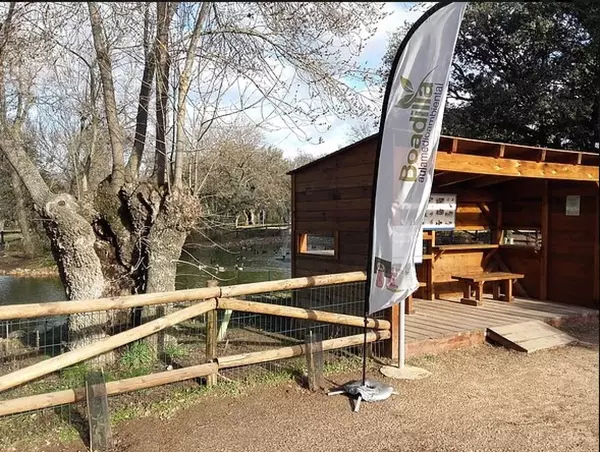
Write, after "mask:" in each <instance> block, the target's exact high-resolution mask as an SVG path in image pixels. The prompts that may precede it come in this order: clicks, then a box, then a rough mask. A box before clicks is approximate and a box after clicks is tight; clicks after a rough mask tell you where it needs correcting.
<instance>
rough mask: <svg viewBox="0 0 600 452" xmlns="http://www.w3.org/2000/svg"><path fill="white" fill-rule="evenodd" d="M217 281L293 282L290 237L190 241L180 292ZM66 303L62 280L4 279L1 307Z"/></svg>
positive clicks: (0, 280) (178, 283)
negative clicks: (289, 279) (50, 302)
mask: <svg viewBox="0 0 600 452" xmlns="http://www.w3.org/2000/svg"><path fill="white" fill-rule="evenodd" d="M219 243H221V242H219ZM286 253H287V255H286ZM213 277H215V278H217V279H218V280H219V284H220V285H223V286H224V285H230V284H242V283H248V282H257V281H268V280H274V279H283V278H289V277H290V256H289V233H287V232H286V231H281V233H273V234H271V235H270V236H268V237H264V236H260V235H257V234H245V235H244V236H241V237H239V236H238V237H232V238H231V239H230V240H228V241H226V242H223V245H215V244H211V243H207V242H206V240H204V241H202V242H200V241H199V242H198V243H194V241H193V240H190V241H189V243H188V245H186V248H185V250H184V252H183V253H182V256H181V261H180V263H179V265H178V270H177V281H176V288H177V289H190V288H195V287H205V286H206V281H208V280H209V279H212V278H213ZM64 299H65V294H64V291H63V288H62V285H61V283H60V281H59V280H58V278H15V277H12V276H0V305H2V304H21V303H40V302H44V301H58V300H64Z"/></svg>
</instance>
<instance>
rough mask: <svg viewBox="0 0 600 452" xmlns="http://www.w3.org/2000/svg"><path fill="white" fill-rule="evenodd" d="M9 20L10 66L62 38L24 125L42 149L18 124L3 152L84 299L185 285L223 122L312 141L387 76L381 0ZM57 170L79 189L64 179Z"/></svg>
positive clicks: (27, 6)
mask: <svg viewBox="0 0 600 452" xmlns="http://www.w3.org/2000/svg"><path fill="white" fill-rule="evenodd" d="M11 5H13V4H12V3H11ZM11 11H12V12H11ZM2 13H3V18H2V34H3V36H4V39H3V42H2V53H1V54H0V68H5V69H6V68H7V67H13V66H19V65H21V66H25V65H29V66H31V65H32V64H33V62H32V61H27V62H25V61H12V60H10V59H7V58H5V56H6V55H8V54H10V55H17V54H19V53H21V54H24V53H23V52H22V51H23V45H24V43H25V45H27V46H33V45H34V44H32V43H36V42H43V43H46V45H47V46H49V47H50V48H49V49H47V50H46V51H45V52H44V54H43V55H44V56H45V58H46V60H45V61H35V64H37V65H38V66H37V67H38V69H39V70H38V74H37V77H38V85H37V86H36V87H34V88H35V89H33V90H32V93H33V98H34V99H35V102H36V114H35V115H31V116H29V117H25V119H24V122H23V126H24V127H27V128H28V130H30V132H31V133H32V134H33V135H34V138H33V139H32V143H33V145H34V146H35V149H34V152H33V154H34V158H32V156H31V155H30V154H31V153H28V152H27V150H26V147H25V144H24V141H23V139H22V138H21V137H20V136H19V134H18V133H17V130H16V129H15V128H8V127H3V128H2V132H1V135H0V151H1V152H2V153H3V154H4V155H5V156H6V157H7V159H8V161H9V162H10V163H11V165H12V167H13V168H14V170H15V171H16V173H17V174H18V175H19V177H20V179H21V180H22V182H23V184H24V186H25V188H26V189H27V192H28V193H29V195H30V196H31V198H32V199H33V202H34V205H35V210H36V212H37V213H38V215H39V216H40V217H41V219H42V220H43V222H44V226H45V230H46V232H47V234H48V237H49V238H50V242H51V246H52V249H53V253H54V257H55V259H56V262H57V264H58V267H59V272H60V275H61V279H62V282H63V284H64V287H65V290H66V294H67V296H68V297H69V298H71V299H88V298H97V297H100V296H113V295H121V294H130V293H142V292H153V291H163V290H173V289H174V288H175V276H176V269H177V267H176V265H177V264H176V263H177V259H178V258H179V256H180V254H181V250H182V247H183V245H184V242H185V240H186V237H187V236H188V234H189V232H190V231H191V230H192V229H193V228H194V227H195V226H196V225H197V224H198V222H199V221H200V219H201V217H202V210H201V206H202V203H201V201H200V199H199V197H198V193H197V191H198V186H199V184H200V183H201V181H202V180H204V179H205V177H204V176H205V175H203V174H198V173H199V169H201V168H204V170H205V171H208V169H209V168H210V165H208V166H207V165H205V164H204V163H205V162H204V160H209V159H210V158H211V152H210V148H208V147H206V146H203V142H204V138H205V137H206V134H207V132H208V131H209V130H210V128H211V127H214V126H216V125H218V126H219V127H220V128H221V130H223V129H226V128H227V127H232V124H235V123H233V122H230V120H233V119H235V118H238V117H240V115H242V116H245V117H246V119H247V120H250V121H251V122H252V123H253V124H255V125H256V126H262V127H264V128H267V127H273V128H286V129H289V130H293V131H294V133H296V134H297V135H298V136H301V137H304V138H309V133H308V132H307V131H306V130H307V129H306V127H307V126H314V127H321V128H323V127H326V126H327V125H326V124H325V123H324V122H325V120H324V119H323V118H325V117H326V115H327V114H330V113H334V114H337V115H338V116H340V115H343V114H345V113H346V112H347V111H348V110H349V109H353V110H354V113H356V112H358V113H360V111H361V110H364V109H368V108H369V106H368V102H369V100H368V99H365V98H363V97H362V96H361V95H360V93H356V92H355V91H354V90H352V88H351V87H350V85H349V84H348V79H350V78H352V77H359V78H361V79H362V80H363V81H365V80H367V79H369V77H371V76H372V74H370V73H369V72H368V71H365V70H362V69H360V68H359V67H357V66H356V65H355V64H354V63H353V58H354V57H355V56H356V55H357V54H358V53H359V52H360V50H361V45H362V42H363V41H364V39H366V38H367V37H368V36H370V35H371V34H372V33H374V31H375V29H374V24H376V23H377V22H378V21H379V19H380V18H381V17H382V13H381V5H378V4H371V3H367V2H364V3H363V2H358V3H336V4H329V3H310V2H303V3H220V2H219V3H217V2H215V3H211V2H202V3H200V4H198V3H186V2H159V3H156V4H153V3H143V2H137V3H136V2H133V3H124V4H118V3H95V2H89V3H88V4H87V7H86V6H85V4H79V3H63V4H36V3H24V4H19V5H17V6H14V5H13V6H12V10H11V9H10V8H8V9H7V8H4V9H2ZM59 24H60V26H59ZM88 30H91V33H89V32H88ZM90 35H91V39H89V37H88V36H90ZM21 36H24V37H25V38H26V39H25V41H23V42H21V43H18V42H17V41H18V38H19V37H21ZM19 46H20V47H19ZM31 53H32V52H27V53H26V54H27V55H30V54H31ZM66 68H68V71H67V69H66ZM73 85H74V86H73ZM60 90H62V91H65V93H66V94H64V95H61V96H55V97H53V95H54V94H53V93H57V92H59V91H60ZM133 90H135V92H136V93H137V95H136V98H135V99H134V98H133V97H132V96H131V94H130V93H131V92H132V91H133ZM48 93H51V94H48ZM152 99H154V103H153V102H152ZM74 105H75V106H74ZM44 115H45V116H44ZM55 118H57V119H55ZM61 118H63V119H61ZM170 118H172V119H170ZM57 123H58V124H63V125H62V126H60V127H59V126H58V125H57ZM152 123H153V124H154V126H155V127H154V128H152V127H149V125H151V124H152ZM75 124H78V125H79V127H76V126H75ZM53 136H54V137H59V138H60V139H59V140H58V141H57V140H54V139H53V138H52V137H53ZM152 143H153V144H152ZM198 149H204V151H205V152H199V151H198ZM273 152H275V153H273V154H272V155H275V154H276V151H273ZM201 160H202V161H201ZM201 163H202V165H201ZM106 165H108V168H107V173H106V174H104V173H103V171H94V168H96V169H101V168H104V167H105V166H106ZM50 166H52V168H55V169H54V171H55V173H56V174H57V175H58V176H57V179H61V178H63V179H66V178H67V176H65V174H68V175H69V177H68V179H69V182H68V183H67V182H65V183H63V185H62V186H61V184H58V185H56V186H52V185H50V183H49V180H50V179H49V178H48V177H44V174H45V171H46V170H48V168H49V167H50ZM193 166H195V168H194V167H193ZM57 168H64V170H62V171H61V170H60V169H57ZM185 168H188V177H185V174H184V173H185V171H184V169H185ZM98 174H101V175H103V177H100V178H99V177H98ZM268 176H269V175H268V174H264V175H263V176H261V177H265V178H266V177H268ZM63 182H64V181H63ZM69 186H71V187H75V188H74V189H69V188H68V187H69ZM265 196H266V195H265Z"/></svg>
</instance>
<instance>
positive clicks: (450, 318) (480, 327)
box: [406, 294, 598, 356]
mask: <svg viewBox="0 0 600 452" xmlns="http://www.w3.org/2000/svg"><path fill="white" fill-rule="evenodd" d="M414 308H415V313H414V314H411V315H408V316H406V343H407V355H408V356H414V355H418V354H424V353H436V352H440V351H444V350H447V349H450V348H456V347H459V346H463V345H473V344H477V343H482V342H483V341H484V340H485V334H486V330H487V328H489V327H494V326H501V325H511V324H515V323H520V322H525V321H529V320H541V321H544V322H546V323H548V324H551V325H554V326H558V325H560V324H561V323H563V322H566V321H568V320H584V319H589V318H592V317H594V316H596V317H597V316H598V310H595V309H589V308H584V307H579V306H571V305H564V304H559V303H553V302H547V301H538V300H530V299H523V298H514V299H513V302H512V303H510V304H509V303H507V302H505V301H498V300H493V299H492V298H491V295H488V294H486V295H485V296H484V304H483V305H482V306H467V305H464V304H461V303H459V302H458V301H456V302H455V301H449V300H435V301H428V300H420V299H415V300H414Z"/></svg>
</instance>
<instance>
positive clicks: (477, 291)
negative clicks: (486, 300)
mask: <svg viewBox="0 0 600 452" xmlns="http://www.w3.org/2000/svg"><path fill="white" fill-rule="evenodd" d="M475 298H476V299H477V303H478V304H483V282H478V283H477V286H476V287H475Z"/></svg>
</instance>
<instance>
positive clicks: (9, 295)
mask: <svg viewBox="0 0 600 452" xmlns="http://www.w3.org/2000/svg"><path fill="white" fill-rule="evenodd" d="M64 299H65V292H64V290H63V287H62V285H61V283H60V280H59V279H58V278H20V277H19V278H15V277H13V276H2V275H0V305H3V304H23V303H40V302H43V301H58V300H64Z"/></svg>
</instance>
